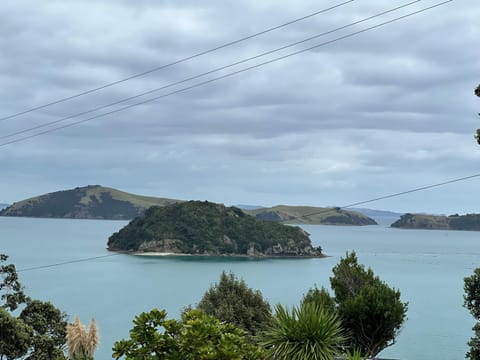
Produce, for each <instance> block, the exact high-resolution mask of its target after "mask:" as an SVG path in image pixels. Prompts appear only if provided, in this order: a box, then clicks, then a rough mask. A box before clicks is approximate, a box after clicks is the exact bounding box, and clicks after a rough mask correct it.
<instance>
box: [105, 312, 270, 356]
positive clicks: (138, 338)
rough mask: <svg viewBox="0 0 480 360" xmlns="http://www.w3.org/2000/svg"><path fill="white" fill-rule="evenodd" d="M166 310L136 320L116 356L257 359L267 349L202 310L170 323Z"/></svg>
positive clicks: (114, 353)
mask: <svg viewBox="0 0 480 360" xmlns="http://www.w3.org/2000/svg"><path fill="white" fill-rule="evenodd" d="M166 317H167V313H166V312H165V311H164V310H157V309H154V310H152V311H150V312H149V313H141V314H140V315H138V316H137V317H136V318H135V320H134V327H133V328H132V330H130V339H128V340H121V341H117V342H116V343H115V345H114V347H113V357H114V358H115V359H120V358H121V357H125V359H126V360H143V359H158V360H160V359H169V360H210V359H211V360H214V359H221V360H230V359H231V360H240V359H246V360H256V359H264V353H263V350H262V349H261V348H259V347H257V346H255V345H253V344H250V343H248V342H247V340H246V337H245V332H244V331H243V330H240V329H238V328H237V327H235V326H234V325H232V324H228V323H222V322H220V321H219V320H218V319H216V318H214V317H212V316H209V315H207V314H205V313H203V312H201V311H199V310H190V311H187V312H184V313H183V315H182V318H181V320H178V321H177V320H168V319H167V318H166Z"/></svg>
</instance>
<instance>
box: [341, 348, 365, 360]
mask: <svg viewBox="0 0 480 360" xmlns="http://www.w3.org/2000/svg"><path fill="white" fill-rule="evenodd" d="M346 355H347V360H367V356H363V355H362V353H361V352H360V350H358V349H355V350H353V351H352V352H350V351H349V350H347V354H346Z"/></svg>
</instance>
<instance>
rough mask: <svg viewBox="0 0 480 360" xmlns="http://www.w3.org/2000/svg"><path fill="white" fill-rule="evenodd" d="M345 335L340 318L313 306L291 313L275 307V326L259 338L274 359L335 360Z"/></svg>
mask: <svg viewBox="0 0 480 360" xmlns="http://www.w3.org/2000/svg"><path fill="white" fill-rule="evenodd" d="M345 338H346V337H345V333H344V331H343V330H342V328H341V322H340V320H339V319H338V317H337V316H336V315H335V314H333V313H331V312H329V311H325V310H324V309H322V308H321V307H320V306H318V305H317V304H315V303H313V302H306V303H303V304H302V305H301V306H300V307H295V306H294V307H293V308H292V309H291V311H290V310H288V309H287V308H284V307H283V306H282V305H277V306H276V307H275V316H274V321H273V324H272V325H270V327H269V328H268V330H266V331H265V332H264V333H263V334H262V335H261V336H260V339H261V341H260V343H261V344H262V345H263V346H264V347H265V348H266V349H267V351H268V354H269V356H270V358H271V359H278V360H309V359H316V360H333V359H335V357H336V356H338V355H339V354H340V347H341V345H342V344H343V342H344V341H345Z"/></svg>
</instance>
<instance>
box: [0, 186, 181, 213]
mask: <svg viewBox="0 0 480 360" xmlns="http://www.w3.org/2000/svg"><path fill="white" fill-rule="evenodd" d="M178 201H179V200H174V199H164V198H155V197H147V196H140V195H134V194H130V193H127V192H123V191H119V190H116V189H112V188H108V187H104V186H99V185H90V186H86V187H78V188H75V189H72V190H65V191H57V192H53V193H49V194H45V195H40V196H36V197H33V198H30V199H26V200H22V201H19V202H16V203H14V204H12V205H11V206H9V207H7V208H5V209H3V210H2V211H0V215H1V216H25V217H45V218H75V219H115V220H116V219H118V220H129V219H133V218H134V217H136V216H138V215H141V214H142V213H143V212H144V211H145V210H146V209H147V208H149V207H150V206H154V205H157V206H165V205H168V204H172V203H175V202H178Z"/></svg>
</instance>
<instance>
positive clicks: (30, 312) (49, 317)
mask: <svg viewBox="0 0 480 360" xmlns="http://www.w3.org/2000/svg"><path fill="white" fill-rule="evenodd" d="M19 319H21V320H22V321H23V322H24V323H25V324H26V325H28V326H30V327H31V329H32V338H31V349H30V353H29V356H28V358H27V359H28V360H43V359H62V358H64V348H65V341H66V333H67V315H65V314H64V313H62V312H61V311H60V310H59V309H57V308H56V307H55V306H53V305H52V304H51V303H49V302H42V301H39V300H32V301H29V302H28V304H27V306H26V307H25V308H24V309H23V310H22V312H21V314H20V317H19Z"/></svg>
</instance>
